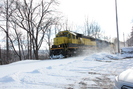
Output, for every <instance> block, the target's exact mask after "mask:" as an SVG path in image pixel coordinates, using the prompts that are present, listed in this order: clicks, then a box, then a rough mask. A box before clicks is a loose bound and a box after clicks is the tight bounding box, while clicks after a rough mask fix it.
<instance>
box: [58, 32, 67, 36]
mask: <svg viewBox="0 0 133 89" xmlns="http://www.w3.org/2000/svg"><path fill="white" fill-rule="evenodd" d="M56 37H68V32H59V33H58V34H57V36H56Z"/></svg>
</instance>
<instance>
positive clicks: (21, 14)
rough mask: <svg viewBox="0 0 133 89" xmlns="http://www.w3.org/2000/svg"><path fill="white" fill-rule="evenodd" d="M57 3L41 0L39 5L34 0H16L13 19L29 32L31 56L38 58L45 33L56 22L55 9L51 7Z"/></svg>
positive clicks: (51, 0) (28, 42) (29, 51)
mask: <svg viewBox="0 0 133 89" xmlns="http://www.w3.org/2000/svg"><path fill="white" fill-rule="evenodd" d="M55 4H57V2H55V1H54V0H50V1H49V2H45V1H44V0H41V2H40V3H39V4H37V5H35V4H34V1H33V0H30V1H29V2H28V1H27V0H24V1H22V2H20V1H16V4H15V5H16V13H13V15H12V18H11V21H12V22H13V23H14V24H16V25H17V26H18V27H20V28H21V29H24V30H25V31H26V32H27V44H28V53H29V58H32V56H35V59H38V51H39V49H40V47H41V45H42V42H43V39H44V35H45V33H46V31H47V30H48V28H49V27H50V26H51V25H52V24H53V22H54V18H55V17H54V13H55V10H54V9H53V8H51V7H52V6H53V5H55ZM32 52H33V53H34V55H32V54H33V53H32Z"/></svg>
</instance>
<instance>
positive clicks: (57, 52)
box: [50, 30, 113, 59]
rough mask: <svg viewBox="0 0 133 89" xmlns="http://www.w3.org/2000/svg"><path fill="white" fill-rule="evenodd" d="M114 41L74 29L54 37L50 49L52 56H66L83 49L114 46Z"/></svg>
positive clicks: (78, 52) (52, 57)
mask: <svg viewBox="0 0 133 89" xmlns="http://www.w3.org/2000/svg"><path fill="white" fill-rule="evenodd" d="M112 45H113V43H111V42H107V41H104V40H100V39H96V38H94V37H91V36H84V35H83V34H80V33H76V32H72V31H68V30H65V31H60V32H59V33H58V34H56V37H55V38H54V41H53V45H52V47H51V49H50V58H51V59H55V58H66V57H70V56H74V55H78V54H80V53H82V51H83V50H95V49H102V48H105V47H109V46H112Z"/></svg>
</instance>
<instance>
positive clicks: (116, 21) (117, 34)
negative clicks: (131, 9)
mask: <svg viewBox="0 0 133 89" xmlns="http://www.w3.org/2000/svg"><path fill="white" fill-rule="evenodd" d="M115 12H116V30H117V46H118V53H120V44H119V30H118V14H117V0H115Z"/></svg>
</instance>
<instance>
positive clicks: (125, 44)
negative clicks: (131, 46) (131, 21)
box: [123, 32, 126, 47]
mask: <svg viewBox="0 0 133 89" xmlns="http://www.w3.org/2000/svg"><path fill="white" fill-rule="evenodd" d="M123 42H124V47H125V46H126V42H125V34H124V32H123Z"/></svg>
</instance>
